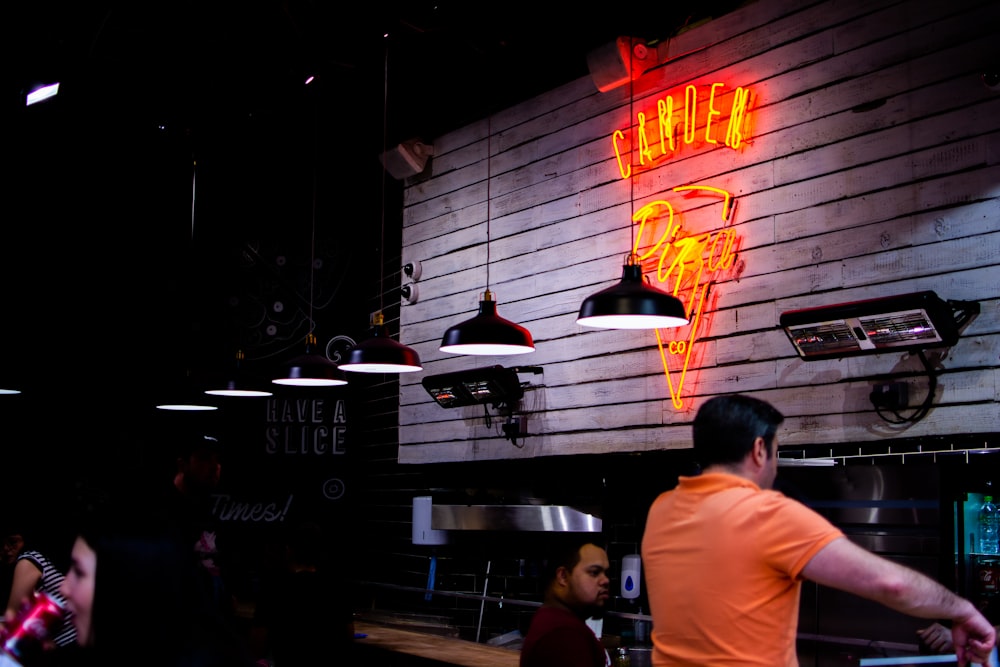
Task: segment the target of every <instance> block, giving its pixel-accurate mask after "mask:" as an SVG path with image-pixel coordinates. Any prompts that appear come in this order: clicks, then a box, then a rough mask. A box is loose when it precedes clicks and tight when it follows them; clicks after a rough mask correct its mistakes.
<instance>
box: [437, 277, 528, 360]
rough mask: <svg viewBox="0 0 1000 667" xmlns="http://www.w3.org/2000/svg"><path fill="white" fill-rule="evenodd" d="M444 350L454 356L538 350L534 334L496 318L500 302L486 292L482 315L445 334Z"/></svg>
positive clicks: (480, 305)
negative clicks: (532, 336) (533, 337)
mask: <svg viewBox="0 0 1000 667" xmlns="http://www.w3.org/2000/svg"><path fill="white" fill-rule="evenodd" d="M441 351H442V352H451V353H452V354H474V355H504V354H525V353H527V352H534V351H535V343H534V341H533V340H532V339H531V332H530V331H528V330H527V329H525V328H524V327H522V326H521V325H520V324H515V323H514V322H511V321H510V320H506V319H504V318H502V317H500V316H499V315H497V302H496V301H494V300H493V294H492V293H491V292H490V291H489V290H486V291H485V292H484V293H483V298H482V300H481V301H480V302H479V312H478V313H477V314H476V316H475V317H472V318H470V319H468V320H465V321H464V322H462V323H460V324H456V325H455V326H453V327H451V328H450V329H448V330H447V331H445V332H444V337H443V338H442V339H441Z"/></svg>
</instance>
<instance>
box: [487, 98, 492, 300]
mask: <svg viewBox="0 0 1000 667" xmlns="http://www.w3.org/2000/svg"><path fill="white" fill-rule="evenodd" d="M492 153H493V114H490V115H489V116H487V117H486V293H487V294H489V292H490V180H491V172H490V156H491V154H492Z"/></svg>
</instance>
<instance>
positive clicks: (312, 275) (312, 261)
mask: <svg viewBox="0 0 1000 667" xmlns="http://www.w3.org/2000/svg"><path fill="white" fill-rule="evenodd" d="M315 114H316V118H315V123H314V126H313V133H314V135H315V136H314V140H313V153H314V155H313V183H312V186H313V191H312V223H311V225H310V233H309V334H308V336H307V337H306V345H308V346H311V345H312V341H313V336H314V335H315V329H316V322H315V320H313V296H314V293H313V290H314V289H315V285H316V190H317V188H318V184H319V177H318V171H319V104H317V105H316V109H315Z"/></svg>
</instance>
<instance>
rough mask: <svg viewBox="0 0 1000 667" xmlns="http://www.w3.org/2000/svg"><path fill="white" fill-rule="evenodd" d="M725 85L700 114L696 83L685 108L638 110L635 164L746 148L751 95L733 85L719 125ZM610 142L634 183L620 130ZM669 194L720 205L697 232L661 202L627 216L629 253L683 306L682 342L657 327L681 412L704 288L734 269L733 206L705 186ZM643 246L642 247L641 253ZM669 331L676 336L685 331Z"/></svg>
mask: <svg viewBox="0 0 1000 667" xmlns="http://www.w3.org/2000/svg"><path fill="white" fill-rule="evenodd" d="M725 88H726V86H725V84H721V83H713V84H711V85H710V86H708V87H707V91H705V93H704V96H705V98H706V99H705V102H704V107H705V111H704V112H703V113H701V112H699V106H701V105H699V100H698V95H699V92H698V87H696V86H693V85H690V86H687V88H686V89H685V91H684V108H683V109H682V110H679V111H678V110H677V109H676V107H675V105H674V99H673V97H672V96H669V95H668V96H666V97H664V98H661V99H659V100H657V114H656V120H655V121H654V122H649V121H648V119H647V117H646V115H645V114H644V113H642V112H639V113H638V114H637V115H636V118H635V122H636V134H637V140H636V144H637V146H636V153H637V155H638V164H639V166H643V167H647V168H648V167H651V166H653V165H654V164H655V163H656V162H658V161H662V160H663V159H667V158H670V157H672V156H674V155H676V153H677V149H678V146H679V145H681V142H683V145H686V146H690V147H698V146H701V147H707V148H718V147H720V145H722V146H726V147H728V148H731V149H733V150H739V149H741V148H743V147H744V145H745V141H746V136H747V134H748V129H747V128H748V127H749V109H750V101H751V92H750V90H749V89H747V88H736V89H735V90H734V91H733V92H732V100H731V104H730V108H729V114H728V120H727V121H725V122H724V121H723V114H722V112H721V111H720V107H721V102H720V100H721V98H722V97H723V95H724V92H723V91H724V89H725ZM723 128H724V129H723ZM612 143H613V146H614V151H615V157H616V158H617V162H618V168H619V170H620V172H621V177H622V178H625V179H627V178H632V177H633V176H634V175H635V174H634V173H633V168H632V167H633V164H632V161H631V160H628V161H626V160H623V158H622V156H623V153H624V155H627V156H631V153H632V151H631V147H629V146H628V144H627V142H626V139H625V133H624V132H622V131H621V130H616V131H615V132H614V133H613V134H612ZM672 191H673V192H676V193H679V194H683V195H684V196H689V197H690V196H709V197H714V198H717V199H719V200H720V202H721V204H722V216H721V217H722V225H721V227H720V228H718V229H716V230H713V231H710V232H706V233H702V234H697V235H685V234H683V226H682V224H681V219H680V214H679V212H676V211H675V209H674V206H673V205H672V204H671V203H670V202H669V201H667V200H665V199H661V200H656V201H651V202H649V203H647V204H646V205H644V206H643V207H642V208H640V209H639V210H637V211H635V212H634V213H633V215H632V224H635V223H638V224H639V231H638V233H637V234H636V235H635V244H634V246H633V248H632V252H634V253H635V254H636V255H637V256H638V257H639V260H640V261H641V262H645V260H650V261H655V263H656V274H655V275H656V281H657V283H659V284H660V285H661V286H662V288H663V289H664V290H665V291H668V292H670V293H671V294H673V295H674V296H676V297H677V298H679V299H680V300H681V302H682V303H684V309H685V311H686V313H687V316H688V319H689V320H690V324H688V325H687V327H688V328H687V332H686V336H685V337H684V338H676V339H673V340H664V338H663V336H662V335H661V333H660V330H659V329H656V330H655V333H656V343H657V347H658V348H659V352H660V360H661V362H662V364H663V372H664V375H665V376H666V378H667V387H668V388H669V390H670V400H671V402H672V404H673V406H674V408H675V409H677V410H680V409H681V408H682V407H683V399H682V396H683V390H684V381H685V379H686V377H687V371H688V366H689V365H690V363H691V359H692V351H693V350H694V346H695V342H696V341H697V337H698V331H699V329H700V327H701V324H702V316H703V315H704V312H705V307H706V302H707V299H708V295H709V287H710V285H711V284H712V283H713V282H716V281H717V280H718V279H719V278H720V277H722V275H723V274H724V273H725V272H727V271H730V270H731V269H732V268H733V265H734V264H735V261H736V249H737V247H738V245H739V243H738V238H737V236H736V231H735V230H734V229H733V227H732V223H733V214H734V211H735V208H736V201H735V199H734V197H733V194H732V193H731V192H729V191H728V190H725V189H723V188H718V187H714V186H712V185H708V184H693V185H679V186H677V187H674V188H673V189H672ZM657 230H659V235H658V236H657ZM643 247H645V248H646V250H640V249H641V248H643ZM657 256H658V257H657ZM644 266H645V264H644ZM671 283H672V287H671ZM672 331H675V332H678V333H680V332H682V331H684V328H683V327H681V328H677V329H672ZM671 359H674V360H675V361H674V362H673V365H674V366H675V367H676V366H679V369H677V370H676V371H675V372H674V373H673V374H672V373H671V364H670V363H668V362H669V361H670V360H671Z"/></svg>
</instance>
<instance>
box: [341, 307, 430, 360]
mask: <svg viewBox="0 0 1000 667" xmlns="http://www.w3.org/2000/svg"><path fill="white" fill-rule="evenodd" d="M384 322H385V318H384V316H383V315H382V313H381V311H380V312H378V313H375V316H374V317H373V318H372V328H371V331H369V332H368V338H367V339H365V340H363V341H362V342H361V343H359V344H358V345H356V346H355V347H354V348H353V349H351V351H350V352H349V353H348V354H347V361H345V362H343V363H342V364H340V368H341V369H343V370H345V371H353V372H355V373H412V372H414V371H419V370H423V367H422V366H421V365H420V356H419V355H418V354H417V352H416V350H414V349H413V348H410V347H407V346H406V345H403V344H402V343H398V342H396V341H395V340H393V339H392V337H390V336H389V331H388V329H387V328H386V326H385V324H384Z"/></svg>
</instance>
